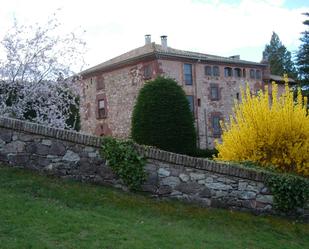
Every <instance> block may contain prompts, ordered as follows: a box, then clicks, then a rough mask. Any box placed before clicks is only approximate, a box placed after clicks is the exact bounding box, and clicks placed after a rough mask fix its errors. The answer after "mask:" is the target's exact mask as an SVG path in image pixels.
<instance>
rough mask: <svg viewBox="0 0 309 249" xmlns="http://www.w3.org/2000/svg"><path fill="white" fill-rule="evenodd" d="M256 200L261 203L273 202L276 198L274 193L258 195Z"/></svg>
mask: <svg viewBox="0 0 309 249" xmlns="http://www.w3.org/2000/svg"><path fill="white" fill-rule="evenodd" d="M256 201H258V202H261V203H268V204H272V203H273V201H274V200H273V196H272V195H258V196H257V198H256Z"/></svg>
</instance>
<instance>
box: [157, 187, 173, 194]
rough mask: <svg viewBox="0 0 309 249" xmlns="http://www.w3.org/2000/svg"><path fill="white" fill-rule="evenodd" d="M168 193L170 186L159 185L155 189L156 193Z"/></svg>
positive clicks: (170, 190) (170, 191)
mask: <svg viewBox="0 0 309 249" xmlns="http://www.w3.org/2000/svg"><path fill="white" fill-rule="evenodd" d="M170 193H172V188H171V187H170V186H166V185H164V186H160V187H159V188H158V190H157V194H158V195H163V196H164V195H169V194H170Z"/></svg>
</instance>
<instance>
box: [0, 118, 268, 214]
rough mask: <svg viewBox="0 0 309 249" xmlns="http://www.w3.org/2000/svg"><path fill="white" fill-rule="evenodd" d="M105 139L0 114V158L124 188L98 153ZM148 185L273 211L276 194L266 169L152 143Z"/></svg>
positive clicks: (209, 202) (185, 196) (212, 202)
mask: <svg viewBox="0 0 309 249" xmlns="http://www.w3.org/2000/svg"><path fill="white" fill-rule="evenodd" d="M100 144H101V139H100V137H94V136H89V135H84V134H81V133H76V132H72V131H68V130H61V129H55V128H50V127H44V126H41V125H37V124H33V123H29V122H23V121H18V120H14V119H8V118H0V161H1V162H3V163H5V164H7V165H11V166H13V167H22V168H27V169H31V170H36V171H39V172H43V173H46V174H52V175H56V176H60V177H63V178H71V179H76V180H79V181H85V182H94V183H98V184H109V185H113V186H115V187H120V188H125V186H123V185H122V182H121V180H120V179H118V178H117V177H116V176H115V175H114V173H113V172H112V170H111V169H110V168H109V167H108V166H107V165H106V161H105V160H104V158H101V157H100V155H99V149H100ZM137 150H138V151H139V153H140V154H141V155H143V156H144V157H146V158H147V165H146V171H147V173H148V179H147V181H146V182H145V184H144V185H143V190H144V191H147V192H150V193H151V194H152V195H155V196H158V197H171V198H178V199H182V200H186V201H190V202H197V203H200V204H202V205H204V206H212V207H226V208H232V209H243V210H251V211H255V212H271V210H272V203H273V197H272V195H271V193H270V192H269V190H268V189H267V187H266V186H265V184H264V183H263V181H264V179H265V174H264V173H257V172H255V171H250V170H248V169H244V168H238V167H234V166H231V165H228V164H223V163H217V162H214V161H211V160H207V159H199V158H193V157H189V156H185V155H179V154H175V153H170V152H166V151H162V150H158V149H154V148H151V147H142V146H137Z"/></svg>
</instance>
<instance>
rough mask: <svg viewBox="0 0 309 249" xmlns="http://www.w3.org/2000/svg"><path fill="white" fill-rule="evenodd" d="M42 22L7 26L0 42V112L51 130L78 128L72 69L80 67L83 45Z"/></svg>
mask: <svg viewBox="0 0 309 249" xmlns="http://www.w3.org/2000/svg"><path fill="white" fill-rule="evenodd" d="M59 26H60V25H59V22H58V21H57V18H56V17H55V16H53V17H52V18H51V19H50V20H49V21H48V22H47V24H46V25H44V26H39V25H38V24H36V25H33V26H24V25H19V24H18V22H17V21H15V22H14V25H13V27H12V28H11V29H10V30H9V31H8V32H7V33H6V35H5V37H4V38H3V40H2V41H1V47H0V49H1V50H2V51H1V52H2V54H3V55H4V56H2V57H1V58H0V115H1V116H7V117H14V118H18V119H24V120H30V121H33V122H37V123H40V124H44V125H49V126H52V127H57V128H65V129H73V128H75V129H76V128H78V123H79V112H78V104H79V103H78V102H79V88H78V86H77V85H76V83H75V82H74V79H75V77H74V76H73V75H74V72H73V70H72V68H75V69H77V70H80V69H81V67H82V66H83V65H84V60H83V53H84V50H85V43H84V42H83V41H82V40H81V39H80V38H78V36H77V35H76V34H75V33H70V34H66V35H60V33H61V32H60V31H59V30H60V29H59Z"/></svg>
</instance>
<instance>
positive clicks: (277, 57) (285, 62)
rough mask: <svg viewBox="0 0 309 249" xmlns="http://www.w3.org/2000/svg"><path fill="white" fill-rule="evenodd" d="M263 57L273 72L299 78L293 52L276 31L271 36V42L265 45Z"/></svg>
mask: <svg viewBox="0 0 309 249" xmlns="http://www.w3.org/2000/svg"><path fill="white" fill-rule="evenodd" d="M263 59H264V60H266V61H268V62H269V64H270V72H271V74H275V75H281V76H283V75H284V74H288V76H289V77H291V78H294V79H296V78H297V71H296V68H295V65H294V62H293V60H292V55H291V52H290V51H288V50H287V49H286V47H285V46H284V45H283V44H282V42H281V41H280V38H279V36H278V35H277V34H276V33H275V32H273V34H272V36H271V40H270V43H269V44H267V45H266V46H265V49H264V51H263Z"/></svg>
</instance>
